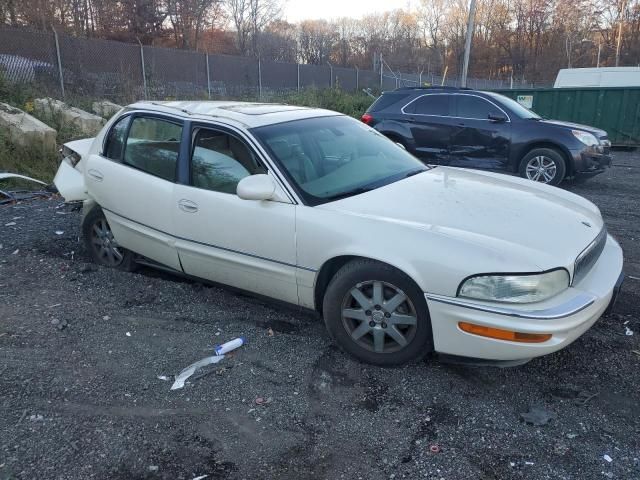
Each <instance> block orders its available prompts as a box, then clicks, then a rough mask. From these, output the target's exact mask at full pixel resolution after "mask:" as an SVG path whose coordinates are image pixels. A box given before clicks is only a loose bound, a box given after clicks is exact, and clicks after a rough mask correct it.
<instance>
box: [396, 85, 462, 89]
mask: <svg viewBox="0 0 640 480" xmlns="http://www.w3.org/2000/svg"><path fill="white" fill-rule="evenodd" d="M396 90H472V89H471V88H469V87H450V86H448V85H442V86H440V85H429V86H425V87H399V88H396Z"/></svg>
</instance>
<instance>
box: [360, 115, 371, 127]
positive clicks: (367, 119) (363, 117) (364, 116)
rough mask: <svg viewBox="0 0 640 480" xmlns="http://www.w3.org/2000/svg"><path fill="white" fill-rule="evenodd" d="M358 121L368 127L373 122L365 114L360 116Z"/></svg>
mask: <svg viewBox="0 0 640 480" xmlns="http://www.w3.org/2000/svg"><path fill="white" fill-rule="evenodd" d="M360 120H362V122H363V123H366V124H367V125H370V124H371V122H372V121H373V117H372V116H371V115H369V114H368V113H365V114H364V115H362V117H360Z"/></svg>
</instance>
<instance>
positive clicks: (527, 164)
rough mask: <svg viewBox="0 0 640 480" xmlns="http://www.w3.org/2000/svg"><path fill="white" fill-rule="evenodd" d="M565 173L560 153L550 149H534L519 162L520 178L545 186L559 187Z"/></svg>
mask: <svg viewBox="0 0 640 480" xmlns="http://www.w3.org/2000/svg"><path fill="white" fill-rule="evenodd" d="M566 173H567V166H566V163H565V160H564V157H563V155H562V153H560V152H559V151H557V150H554V149H552V148H535V149H533V150H531V151H530V152H529V153H527V154H526V155H525V156H524V158H523V159H522V161H521V162H520V176H521V177H523V178H527V179H529V180H533V181H534V182H540V183H546V184H547V185H559V184H560V182H562V180H564V177H565V175H566Z"/></svg>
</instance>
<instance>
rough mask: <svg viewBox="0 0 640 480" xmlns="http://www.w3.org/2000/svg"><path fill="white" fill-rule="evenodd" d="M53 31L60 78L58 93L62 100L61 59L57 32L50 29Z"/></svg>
mask: <svg viewBox="0 0 640 480" xmlns="http://www.w3.org/2000/svg"><path fill="white" fill-rule="evenodd" d="M51 30H53V39H54V40H55V42H56V57H57V59H58V76H59V77H60V92H61V93H62V99H63V100H64V75H63V73H62V58H61V57H60V43H59V42H58V32H56V29H55V28H53V26H52V27H51Z"/></svg>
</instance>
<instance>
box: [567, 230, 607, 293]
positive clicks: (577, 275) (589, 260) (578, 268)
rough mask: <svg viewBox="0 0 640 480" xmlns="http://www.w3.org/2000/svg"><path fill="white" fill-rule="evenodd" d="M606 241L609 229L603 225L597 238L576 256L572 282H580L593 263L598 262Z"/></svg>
mask: <svg viewBox="0 0 640 480" xmlns="http://www.w3.org/2000/svg"><path fill="white" fill-rule="evenodd" d="M605 243H607V229H606V228H605V227H602V230H600V233H599V234H598V236H597V237H596V238H595V240H594V241H593V242H591V243H590V244H589V246H588V247H587V248H585V249H584V250H583V251H582V253H580V255H578V258H576V262H575V265H574V268H573V281H572V282H571V283H572V284H575V283H577V282H579V281H580V280H582V278H584V276H585V275H586V274H587V273H589V270H591V267H593V264H594V263H596V261H597V260H598V258H600V254H601V253H602V250H603V249H604V245H605Z"/></svg>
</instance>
